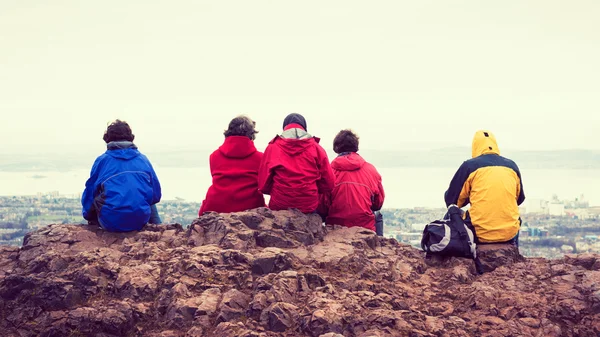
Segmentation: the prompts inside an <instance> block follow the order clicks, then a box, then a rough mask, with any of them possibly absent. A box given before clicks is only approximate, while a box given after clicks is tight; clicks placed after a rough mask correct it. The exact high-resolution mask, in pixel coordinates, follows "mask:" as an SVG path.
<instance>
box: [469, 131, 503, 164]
mask: <svg viewBox="0 0 600 337" xmlns="http://www.w3.org/2000/svg"><path fill="white" fill-rule="evenodd" d="M471 151H472V152H471V155H472V156H473V158H475V157H479V156H481V155H482V154H497V155H499V154H500V149H499V148H498V143H496V137H494V134H493V133H491V132H489V131H487V130H479V131H477V132H475V136H474V137H473V146H472V150H471Z"/></svg>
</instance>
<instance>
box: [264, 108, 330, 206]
mask: <svg viewBox="0 0 600 337" xmlns="http://www.w3.org/2000/svg"><path fill="white" fill-rule="evenodd" d="M334 180H335V178H334V176H333V172H332V171H331V166H330V165H329V159H328V158H327V152H325V150H324V149H323V148H322V147H321V145H319V138H317V137H313V136H311V135H310V134H309V133H308V132H307V127H306V120H305V119H304V117H303V116H302V115H300V114H296V113H293V114H290V115H288V116H287V117H286V118H285V119H284V121H283V132H282V134H281V135H278V136H276V137H275V138H273V140H271V142H269V145H268V146H267V148H266V150H265V154H264V156H263V159H262V161H261V164H260V168H259V170H258V187H259V190H260V191H261V192H262V193H264V194H269V195H271V199H270V200H269V207H270V208H271V209H273V210H285V209H289V208H296V209H298V210H300V211H301V212H303V213H315V212H316V211H317V207H318V206H319V194H322V193H327V192H330V191H331V190H332V189H333V184H334Z"/></svg>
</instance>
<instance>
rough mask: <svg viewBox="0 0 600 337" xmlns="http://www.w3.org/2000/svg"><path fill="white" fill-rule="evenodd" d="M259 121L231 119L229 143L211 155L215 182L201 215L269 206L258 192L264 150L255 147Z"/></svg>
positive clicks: (199, 213) (203, 205)
mask: <svg viewBox="0 0 600 337" xmlns="http://www.w3.org/2000/svg"><path fill="white" fill-rule="evenodd" d="M255 126H256V122H254V121H253V120H251V119H250V118H248V117H246V116H239V117H236V118H234V119H232V120H231V122H229V128H228V129H227V130H225V133H224V135H225V142H223V145H221V146H220V147H219V148H218V149H217V150H216V151H215V152H213V153H212V154H211V155H210V174H211V175H212V185H211V186H210V188H209V189H208V192H207V193H206V198H205V199H204V201H203V202H202V205H201V206H200V211H199V212H198V216H202V214H204V212H211V211H212V212H219V213H230V212H241V211H245V210H248V209H252V208H257V207H265V199H264V197H263V195H262V194H261V193H260V192H259V191H258V183H257V176H258V167H259V165H260V162H261V159H262V157H263V154H262V152H259V151H257V150H256V147H254V138H255V135H256V134H257V133H258V131H256V130H255V129H254V128H255Z"/></svg>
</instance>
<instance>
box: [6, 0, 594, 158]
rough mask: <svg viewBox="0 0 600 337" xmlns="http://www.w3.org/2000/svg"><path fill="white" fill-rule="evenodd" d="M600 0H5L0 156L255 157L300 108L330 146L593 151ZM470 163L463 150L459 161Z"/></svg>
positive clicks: (318, 134) (310, 128) (323, 140)
mask: <svg viewBox="0 0 600 337" xmlns="http://www.w3.org/2000/svg"><path fill="white" fill-rule="evenodd" d="M598 18H600V2H599V1H597V0H578V1H564V0H561V1H554V0H529V1H522V0H510V1H480V0H472V1H469V0H463V1H460V0H456V1H441V0H439V1H428V0H419V1H399V0H390V1H348V0H344V1H337V0H336V1H294V2H292V1H283V0H280V1H275V0H273V1H260V0H259V1H257V0H253V1H247V0H241V1H210V2H209V1H197V0H193V1H192V0H190V1H187V0H179V1H141V0H127V1H116V0H103V1H80V0H53V1H40V0H28V1H24V0H0V114H1V116H2V126H3V127H2V132H0V144H1V145H0V152H1V153H8V152H27V153H35V152H50V153H51V152H64V151H79V150H82V149H85V148H89V149H90V150H91V151H93V152H98V151H102V150H103V148H104V147H103V142H102V140H101V137H102V133H103V131H104V129H105V127H106V125H107V122H108V121H110V120H113V119H115V118H121V119H124V120H127V121H128V122H130V124H131V125H132V128H133V131H134V133H135V134H136V136H137V138H136V142H137V143H138V145H139V146H140V148H141V149H142V150H143V151H144V150H146V151H148V150H149V149H150V148H151V149H153V150H163V149H173V148H184V149H194V148H208V149H211V148H215V147H216V146H218V145H219V144H220V143H221V142H222V139H223V138H222V131H223V129H224V128H225V127H226V125H227V123H228V122H229V120H230V119H231V118H232V117H234V116H236V115H237V114H240V113H247V114H249V115H250V116H251V117H252V118H254V119H255V120H256V121H257V126H258V128H259V130H261V133H260V134H259V135H258V138H257V141H256V143H257V147H259V148H264V147H265V145H266V143H267V141H268V140H269V139H270V138H272V137H273V136H274V135H275V134H276V133H277V132H279V130H280V128H281V122H282V120H283V118H284V117H285V115H287V114H288V113H290V112H298V113H302V114H304V115H305V116H306V118H307V120H308V129H309V132H312V133H314V134H315V135H317V136H320V137H321V138H322V142H323V144H324V146H326V147H330V146H331V145H330V144H331V141H332V139H333V136H334V135H335V133H336V132H337V131H339V130H340V129H341V128H347V127H350V128H353V129H355V130H356V131H357V132H358V133H359V135H360V136H361V147H362V148H363V149H369V148H371V149H374V148H380V149H394V148H401V147H408V146H413V147H415V146H416V147H422V148H430V147H441V146H457V145H458V146H460V145H470V142H471V137H472V135H473V133H474V131H475V130H477V129H479V128H489V129H491V130H492V131H494V132H495V133H496V136H497V138H498V141H499V145H500V148H501V149H502V148H510V149H558V148H559V149H565V148H585V149H600V143H599V142H598V141H597V138H592V135H594V134H595V133H596V132H598V129H599V126H600V117H599V116H600V99H598V93H600V62H599V61H598V60H600V34H599V32H600V20H599V19H598ZM466 155H467V156H468V155H469V154H466Z"/></svg>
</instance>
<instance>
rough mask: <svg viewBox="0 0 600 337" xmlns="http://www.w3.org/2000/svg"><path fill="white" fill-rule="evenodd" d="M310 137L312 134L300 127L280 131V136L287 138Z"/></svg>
mask: <svg viewBox="0 0 600 337" xmlns="http://www.w3.org/2000/svg"><path fill="white" fill-rule="evenodd" d="M311 137H312V136H311V135H310V133H308V132H306V131H305V130H302V129H300V128H291V129H287V130H285V131H283V132H282V133H281V138H287V139H308V138H311Z"/></svg>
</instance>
